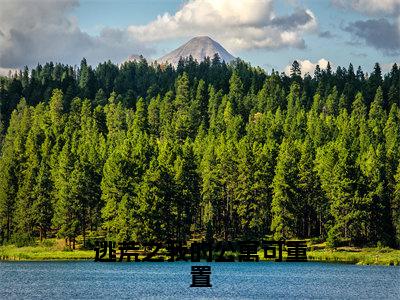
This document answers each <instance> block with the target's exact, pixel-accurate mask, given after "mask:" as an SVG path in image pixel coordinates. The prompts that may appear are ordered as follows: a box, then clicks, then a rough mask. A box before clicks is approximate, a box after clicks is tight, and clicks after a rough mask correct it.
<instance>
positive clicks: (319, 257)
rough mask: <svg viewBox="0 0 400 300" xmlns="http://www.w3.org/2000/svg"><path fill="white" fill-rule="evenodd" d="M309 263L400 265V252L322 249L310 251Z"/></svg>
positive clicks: (387, 249) (368, 249) (367, 249)
mask: <svg viewBox="0 0 400 300" xmlns="http://www.w3.org/2000/svg"><path fill="white" fill-rule="evenodd" d="M307 257H308V260H309V261H327V262H343V263H351V264H359V265H387V266H389V265H394V266H399V265H400V250H394V249H390V248H362V249H359V248H350V247H346V248H345V247H343V248H338V249H336V250H330V249H322V250H315V251H308V252H307Z"/></svg>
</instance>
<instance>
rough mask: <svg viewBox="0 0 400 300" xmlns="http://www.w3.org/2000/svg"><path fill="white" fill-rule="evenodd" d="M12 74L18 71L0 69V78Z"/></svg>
mask: <svg viewBox="0 0 400 300" xmlns="http://www.w3.org/2000/svg"><path fill="white" fill-rule="evenodd" d="M10 72H11V74H14V73H15V72H19V69H10V68H0V76H8V75H10Z"/></svg>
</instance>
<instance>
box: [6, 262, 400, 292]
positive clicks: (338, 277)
mask: <svg viewBox="0 0 400 300" xmlns="http://www.w3.org/2000/svg"><path fill="white" fill-rule="evenodd" d="M191 265H192V263H189V262H187V263H185V262H174V263H168V262H164V263H150V262H147V263H143V262H142V263H95V262H89V261H78V262H0V279H1V280H0V298H1V299H10V298H11V299H21V298H37V299H98V298H114V299H119V298H129V299H143V298H144V299H274V298H275V299H276V298H278V299H280V298H286V299H288V298H289V299H293V298H296V299H299V298H300V299H303V298H318V299H367V298H368V299H400V268H399V267H383V266H355V265H345V264H327V263H311V262H310V263H284V262H282V263H273V262H268V263H266V262H258V263H239V262H236V263H193V265H211V268H212V274H211V283H212V285H213V287H212V288H190V287H189V285H190V284H191V275H190V271H191Z"/></svg>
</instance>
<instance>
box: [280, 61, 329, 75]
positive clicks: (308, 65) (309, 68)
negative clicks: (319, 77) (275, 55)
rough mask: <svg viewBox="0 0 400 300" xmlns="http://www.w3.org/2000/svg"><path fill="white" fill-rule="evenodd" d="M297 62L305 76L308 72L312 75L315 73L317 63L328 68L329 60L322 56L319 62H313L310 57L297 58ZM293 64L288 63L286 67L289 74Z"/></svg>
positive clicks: (285, 70) (323, 67)
mask: <svg viewBox="0 0 400 300" xmlns="http://www.w3.org/2000/svg"><path fill="white" fill-rule="evenodd" d="M297 62H298V63H299V64H300V69H301V75H302V76H304V75H306V74H307V73H308V74H310V75H311V76H312V75H313V74H314V71H315V68H316V67H317V65H319V67H320V68H321V70H322V69H326V68H327V67H328V61H327V60H326V59H325V58H321V59H320V60H318V61H317V62H315V63H313V62H311V61H310V60H308V59H305V60H297ZM291 67H292V65H287V66H286V67H285V69H284V72H285V73H286V74H287V75H290V68H291Z"/></svg>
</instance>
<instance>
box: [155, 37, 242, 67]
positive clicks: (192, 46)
mask: <svg viewBox="0 0 400 300" xmlns="http://www.w3.org/2000/svg"><path fill="white" fill-rule="evenodd" d="M215 53H217V54H218V55H219V57H220V58H221V60H224V61H225V62H230V61H231V60H234V59H235V57H234V56H232V55H231V54H230V53H229V52H228V51H226V50H225V48H224V47H222V46H221V44H219V43H218V42H216V41H214V40H213V39H212V38H210V37H209V36H197V37H194V38H192V39H190V40H189V41H188V42H187V43H186V44H184V45H182V46H180V47H179V48H177V49H175V50H174V51H172V52H170V53H168V54H166V55H164V56H163V57H161V58H159V59H158V60H157V61H158V62H159V63H170V64H172V65H173V66H177V65H178V62H179V59H180V58H181V57H182V58H187V57H189V56H190V55H191V56H192V57H193V59H194V60H197V61H198V62H201V61H203V60H204V58H205V57H210V58H213V57H214V55H215Z"/></svg>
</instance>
